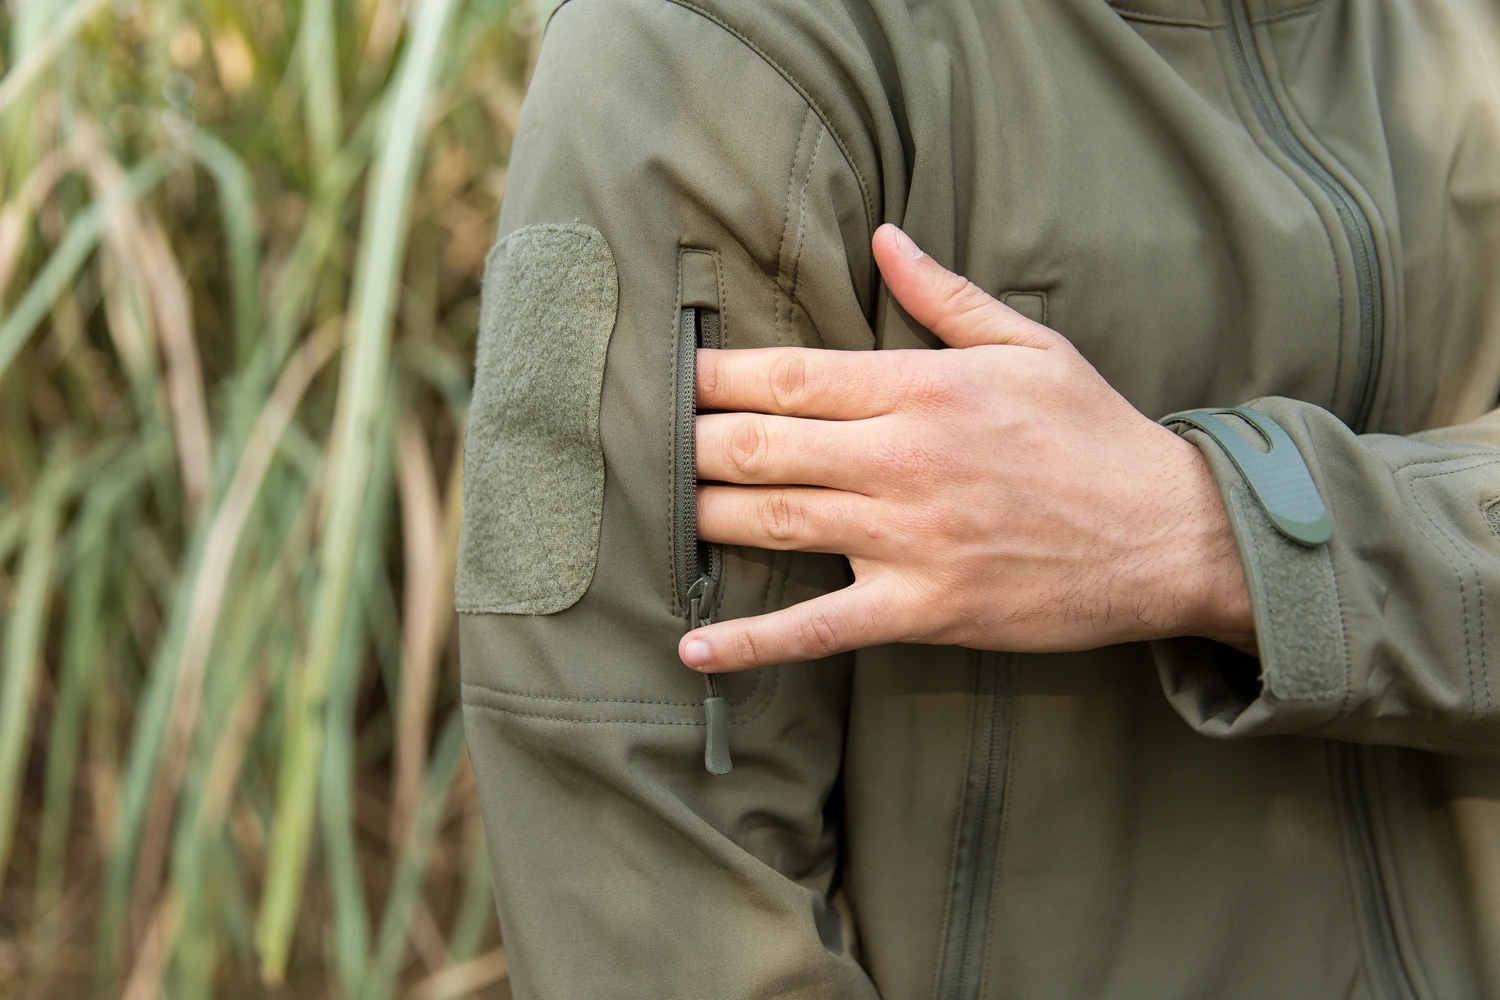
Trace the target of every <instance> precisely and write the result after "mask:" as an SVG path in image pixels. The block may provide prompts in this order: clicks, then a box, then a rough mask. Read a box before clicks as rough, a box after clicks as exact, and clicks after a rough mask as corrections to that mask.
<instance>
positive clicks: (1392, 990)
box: [1224, 0, 1416, 1000]
mask: <svg viewBox="0 0 1500 1000" xmlns="http://www.w3.org/2000/svg"><path fill="white" fill-rule="evenodd" d="M1224 6H1225V9H1226V12H1227V14H1228V16H1227V17H1226V18H1225V24H1226V26H1227V29H1228V30H1227V35H1228V40H1229V48H1230V51H1232V52H1233V53H1234V59H1235V62H1236V64H1237V65H1238V66H1239V71H1240V78H1241V81H1242V83H1243V84H1244V86H1245V92H1246V93H1247V94H1248V95H1249V97H1250V104H1251V107H1253V108H1254V109H1255V117H1256V118H1257V119H1259V120H1260V124H1261V127H1262V128H1264V129H1265V130H1266V132H1267V133H1268V134H1269V135H1270V136H1271V139H1272V141H1273V142H1275V143H1276V145H1277V147H1279V148H1280V149H1281V151H1282V152H1283V153H1284V154H1286V156H1287V157H1288V158H1289V159H1291V161H1292V162H1293V163H1295V164H1296V165H1297V166H1298V167H1299V168H1300V169H1301V170H1302V172H1303V173H1304V174H1306V175H1307V176H1308V178H1309V179H1311V180H1312V182H1313V183H1314V184H1316V185H1317V186H1318V188H1319V189H1320V190H1321V191H1322V192H1323V194H1324V195H1325V196H1326V197H1327V198H1328V200H1329V201H1330V202H1332V204H1333V207H1334V210H1335V211H1336V212H1337V213H1338V217H1339V222H1340V224H1341V225H1342V226H1343V228H1344V235H1345V237H1346V238H1347V239H1348V241H1349V249H1350V253H1351V255H1352V256H1353V258H1354V282H1355V287H1356V288H1357V290H1358V297H1359V353H1358V355H1357V357H1356V369H1355V392H1354V397H1353V411H1352V413H1353V417H1354V419H1353V421H1351V423H1350V424H1349V427H1350V429H1351V430H1353V431H1354V432H1355V433H1356V434H1360V433H1363V432H1364V430H1365V427H1366V425H1367V424H1368V423H1369V420H1370V409H1371V407H1372V405H1373V404H1374V400H1375V380H1376V378H1377V377H1378V375H1379V373H1380V355H1381V348H1382V337H1381V333H1382V331H1383V329H1384V326H1385V317H1384V299H1383V292H1382V289H1381V279H1380V262H1379V259H1378V257H1377V255H1376V251H1375V232H1374V229H1373V228H1372V227H1371V226H1370V220H1369V217H1368V216H1366V215H1365V212H1364V210H1363V209H1362V208H1360V205H1359V202H1357V201H1356V200H1355V199H1354V196H1353V195H1352V194H1351V193H1350V192H1349V189H1348V188H1347V187H1345V186H1344V185H1343V184H1342V183H1340V182H1339V180H1338V178H1336V177H1334V176H1333V174H1331V173H1330V172H1329V171H1328V168H1326V167H1324V166H1323V164H1322V163H1321V162H1319V161H1318V159H1317V158H1316V157H1315V156H1313V154H1312V151H1311V150H1309V149H1308V148H1307V147H1306V146H1305V145H1303V143H1302V142H1301V140H1299V139H1298V138H1297V136H1296V133H1294V132H1293V131H1292V127H1291V125H1290V124H1289V123H1288V121H1287V118H1286V113H1285V112H1284V111H1283V110H1282V108H1281V106H1280V105H1279V104H1277V103H1276V99H1275V94H1274V92H1273V91H1272V90H1271V84H1270V81H1269V80H1268V79H1267V76H1266V69H1265V65H1264V64H1263V63H1262V62H1261V60H1260V54H1259V52H1258V51H1257V50H1256V47H1255V40H1254V35H1253V33H1252V29H1251V27H1250V14H1249V10H1248V8H1247V7H1246V3H1245V0H1225V2H1224ZM1329 746H1330V748H1331V749H1330V753H1331V754H1332V758H1333V769H1334V790H1335V796H1336V798H1337V801H1338V806H1339V810H1340V811H1341V812H1342V813H1343V815H1344V817H1345V818H1346V821H1347V822H1348V826H1349V839H1350V844H1351V853H1352V855H1353V857H1352V860H1353V863H1354V867H1355V871H1356V873H1357V877H1358V881H1359V893H1360V906H1361V910H1362V913H1363V916H1364V924H1365V928H1366V933H1367V936H1368V937H1369V939H1370V940H1369V945H1370V956H1371V961H1372V963H1373V964H1374V970H1373V971H1374V974H1375V978H1376V981H1377V983H1378V985H1379V988H1380V990H1381V992H1382V993H1383V994H1384V995H1385V996H1386V997H1389V998H1393V1000H1416V990H1415V989H1414V988H1413V987H1412V984H1411V976H1410V974H1409V973H1408V972H1407V970H1406V964H1405V962H1404V961H1403V960H1402V958H1401V951H1400V948H1399V947H1398V945H1397V943H1396V928H1395V924H1394V923H1393V922H1392V919H1391V906H1390V897H1389V896H1388V895H1387V894H1386V889H1385V878H1384V876H1383V875H1382V874H1381V871H1380V862H1379V858H1378V857H1377V856H1376V853H1375V832H1374V829H1373V827H1372V826H1371V823H1370V805H1369V799H1368V793H1367V789H1366V785H1365V779H1364V764H1363V757H1362V756H1361V748H1360V747H1359V746H1357V745H1355V744H1352V743H1337V742H1331V743H1330V744H1329Z"/></svg>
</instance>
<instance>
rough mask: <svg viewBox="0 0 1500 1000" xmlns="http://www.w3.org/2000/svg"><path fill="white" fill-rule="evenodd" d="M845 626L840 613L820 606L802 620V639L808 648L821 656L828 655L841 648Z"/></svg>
mask: <svg viewBox="0 0 1500 1000" xmlns="http://www.w3.org/2000/svg"><path fill="white" fill-rule="evenodd" d="M846 628H847V625H846V622H845V621H844V619H843V616H842V615H836V614H834V613H833V612H831V611H828V610H827V609H821V608H820V609H819V610H817V611H813V612H811V613H809V614H808V616H807V618H806V619H805V620H804V621H803V623H802V639H803V641H804V643H805V644H806V646H807V648H808V649H810V650H812V651H813V652H815V653H817V654H819V655H821V656H828V655H830V654H832V653H836V652H838V651H839V650H840V649H842V648H843V646H842V642H841V640H842V639H843V637H844V633H845V631H846Z"/></svg>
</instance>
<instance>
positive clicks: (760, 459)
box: [729, 417, 770, 478]
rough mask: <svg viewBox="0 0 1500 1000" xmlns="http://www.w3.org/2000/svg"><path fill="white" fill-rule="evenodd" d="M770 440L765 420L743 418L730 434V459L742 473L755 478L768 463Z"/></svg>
mask: <svg viewBox="0 0 1500 1000" xmlns="http://www.w3.org/2000/svg"><path fill="white" fill-rule="evenodd" d="M769 449H770V442H769V438H768V435H767V434H766V426H765V423H764V421H761V420H759V419H756V418H753V417H752V418H747V419H745V420H741V421H740V422H739V423H738V424H736V425H735V428H734V430H733V431H732V432H731V433H730V435H729V460H730V462H732V463H733V465H734V468H735V469H736V471H738V472H739V473H740V474H741V475H743V476H745V477H747V478H754V477H755V476H756V475H757V474H758V473H759V472H760V471H761V470H762V469H763V468H765V464H766V453H767V451H769Z"/></svg>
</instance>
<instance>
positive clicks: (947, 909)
mask: <svg viewBox="0 0 1500 1000" xmlns="http://www.w3.org/2000/svg"><path fill="white" fill-rule="evenodd" d="M978 713H979V673H978V671H976V672H975V674H974V689H973V691H971V692H970V699H969V738H968V739H967V740H966V741H965V742H964V759H963V763H962V764H961V765H960V766H959V769H958V774H959V777H960V780H959V783H958V813H957V819H956V821H955V822H954V824H953V837H952V839H951V840H950V841H949V846H948V881H947V884H948V891H947V892H946V893H944V894H943V925H942V927H940V928H939V929H938V947H937V956H936V958H935V959H934V960H933V963H932V1000H938V995H937V991H938V987H939V986H941V985H942V976H943V957H944V956H945V955H946V954H947V951H948V930H949V927H948V918H949V917H951V916H953V892H954V889H955V888H956V886H955V883H956V882H957V881H958V841H959V833H960V832H961V831H962V830H963V828H964V806H965V804H967V802H968V798H969V761H970V760H971V759H972V757H973V752H974V735H973V733H974V718H975V716H976V715H977V714H978Z"/></svg>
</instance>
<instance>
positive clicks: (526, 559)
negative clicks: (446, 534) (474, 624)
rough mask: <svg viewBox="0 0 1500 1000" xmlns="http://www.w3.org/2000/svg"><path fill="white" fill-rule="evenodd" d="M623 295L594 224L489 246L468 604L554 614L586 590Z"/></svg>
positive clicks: (464, 553) (467, 480) (466, 550)
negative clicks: (604, 406)
mask: <svg viewBox="0 0 1500 1000" xmlns="http://www.w3.org/2000/svg"><path fill="white" fill-rule="evenodd" d="M618 297H619V274H618V271H617V270H616V268H615V259H614V255H613V254H612V253H611V252H610V248H609V244H608V243H607V242H605V239H604V236H603V234H601V233H600V232H599V231H598V230H597V229H595V228H593V227H592V226H587V225H582V224H579V223H572V224H566V225H564V224H554V223H546V224H539V225H532V226H526V227H524V228H521V229H518V230H516V231H515V232H513V233H511V234H510V235H509V236H507V237H506V238H505V239H504V240H502V241H501V242H500V243H498V244H496V245H495V247H494V249H492V250H491V251H490V254H489V257H488V258H487V260H486V262H485V273H484V294H483V304H482V306H481V309H480V321H479V343H478V347H477V351H476V358H475V365H474V369H475V370H474V397H473V399H472V401H471V402H470V406H469V419H468V429H467V432H466V439H465V445H464V447H465V456H464V513H463V524H462V528H461V530H460V534H459V552H458V567H457V574H456V581H455V589H456V591H457V606H458V610H459V611H460V612H464V613H470V614H473V613H511V614H531V615H544V614H554V613H556V612H558V611H562V610H565V609H566V608H569V607H572V606H573V605H574V604H576V603H577V602H578V599H579V598H581V597H582V596H583V594H584V591H586V590H587V589H588V586H589V583H590V581H591V580H592V579H593V576H594V567H595V564H596V562H597V561H598V556H599V526H600V520H601V516H602V514H603V505H604V449H603V445H602V444H601V442H600V438H599V405H600V397H601V394H602V392H603V388H604V362H605V355H606V354H607V352H608V349H609V338H610V334H611V333H612V332H613V330H614V325H615V311H616V307H617V302H618Z"/></svg>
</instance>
